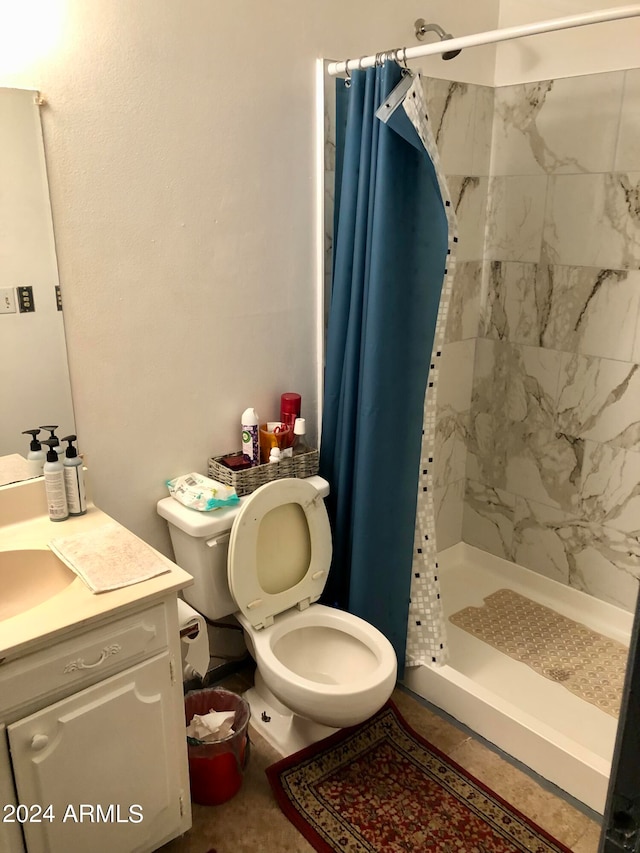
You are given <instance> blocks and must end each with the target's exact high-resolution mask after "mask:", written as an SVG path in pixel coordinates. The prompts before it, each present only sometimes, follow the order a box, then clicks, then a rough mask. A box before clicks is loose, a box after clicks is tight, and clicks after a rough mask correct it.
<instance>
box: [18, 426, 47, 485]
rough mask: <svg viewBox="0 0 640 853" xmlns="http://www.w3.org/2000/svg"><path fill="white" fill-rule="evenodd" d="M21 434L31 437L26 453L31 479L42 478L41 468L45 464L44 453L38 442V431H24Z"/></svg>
mask: <svg viewBox="0 0 640 853" xmlns="http://www.w3.org/2000/svg"><path fill="white" fill-rule="evenodd" d="M22 434H23V435H30V436H31V443H30V445H29V452H28V453H27V463H28V467H29V473H30V474H31V476H32V477H42V466H43V465H44V463H45V453H44V450H43V449H42V444H41V443H40V442H39V441H38V436H39V435H40V430H39V429H25V430H23V431H22Z"/></svg>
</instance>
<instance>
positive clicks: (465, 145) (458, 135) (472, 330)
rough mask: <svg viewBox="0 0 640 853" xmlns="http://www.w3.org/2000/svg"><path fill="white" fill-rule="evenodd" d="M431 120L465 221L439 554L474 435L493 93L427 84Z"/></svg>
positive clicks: (442, 424)
mask: <svg viewBox="0 0 640 853" xmlns="http://www.w3.org/2000/svg"><path fill="white" fill-rule="evenodd" d="M423 85H424V92H425V98H426V101H427V105H428V109H429V118H430V121H431V125H432V130H433V134H434V136H435V138H436V142H437V144H438V151H439V152H440V158H441V161H442V167H443V170H444V172H445V174H446V176H447V182H448V185H449V191H450V194H451V199H452V202H453V204H454V206H455V210H456V216H457V219H458V253H457V263H456V274H455V279H454V282H453V288H452V294H451V302H450V306H449V316H448V320H447V328H446V335H445V345H444V348H443V351H442V356H441V361H440V368H439V377H438V391H437V393H438V402H437V413H436V447H435V473H434V489H435V492H434V503H435V512H436V537H437V542H438V549H439V550H443V549H444V548H448V547H449V546H450V545H454V544H455V543H456V542H459V541H460V540H461V538H462V520H463V508H464V498H465V469H466V457H467V446H466V444H467V437H468V435H469V430H470V417H471V389H472V381H473V366H474V355H475V347H476V340H477V336H478V320H479V314H480V295H481V284H482V271H483V255H484V234H485V220H486V211H487V192H488V186H489V166H490V158H491V132H492V123H493V100H494V90H493V89H492V88H490V87H488V86H476V85H473V84H468V83H455V82H449V81H447V80H437V79H433V78H425V79H423Z"/></svg>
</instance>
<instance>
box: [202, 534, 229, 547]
mask: <svg viewBox="0 0 640 853" xmlns="http://www.w3.org/2000/svg"><path fill="white" fill-rule="evenodd" d="M230 537H231V532H228V533H221V534H220V535H219V536H214V537H213V539H207V545H208V546H209V548H217V547H218V545H225V544H226V543H227V542H228V541H229V539H230Z"/></svg>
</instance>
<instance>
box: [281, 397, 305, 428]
mask: <svg viewBox="0 0 640 853" xmlns="http://www.w3.org/2000/svg"><path fill="white" fill-rule="evenodd" d="M301 402H302V398H301V397H300V394H294V393H293V392H287V393H286V394H282V395H281V396H280V420H281V421H282V423H283V424H286V425H287V426H288V427H289V428H291V429H293V425H294V423H295V421H296V418H299V417H300V404H301Z"/></svg>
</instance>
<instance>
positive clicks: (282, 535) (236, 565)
mask: <svg viewBox="0 0 640 853" xmlns="http://www.w3.org/2000/svg"><path fill="white" fill-rule="evenodd" d="M330 564H331V528H330V526H329V517H328V516H327V510H326V508H325V505H324V501H323V499H322V497H321V496H320V495H319V494H318V492H317V490H316V489H315V488H314V487H313V486H312V485H310V484H309V483H306V482H305V481H304V480H298V479H293V478H292V479H286V480H274V481H273V482H271V483H266V484H265V485H264V486H261V487H260V488H259V489H257V490H256V491H255V492H253V494H251V495H249V497H247V498H244V501H243V504H242V506H241V508H240V510H239V512H238V515H237V516H236V519H235V521H234V523H233V527H232V528H231V536H230V538H229V557H228V564H227V574H228V580H229V588H230V590H231V594H232V596H233V598H234V600H235V602H236V604H237V605H238V609H239V610H241V611H242V613H243V614H244V615H245V616H246V618H247V619H248V620H249V622H250V623H251V625H253V627H254V628H263V627H266V626H267V625H271V624H272V623H273V617H274V616H277V614H278V613H282V612H284V611H285V610H289V608H291V607H295V606H296V605H297V606H299V607H300V608H301V609H304V608H305V607H307V606H308V605H309V604H311V603H313V602H314V601H317V600H318V598H319V597H320V594H321V593H322V590H323V589H324V585H325V583H326V580H327V574H328V572H329V566H330Z"/></svg>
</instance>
